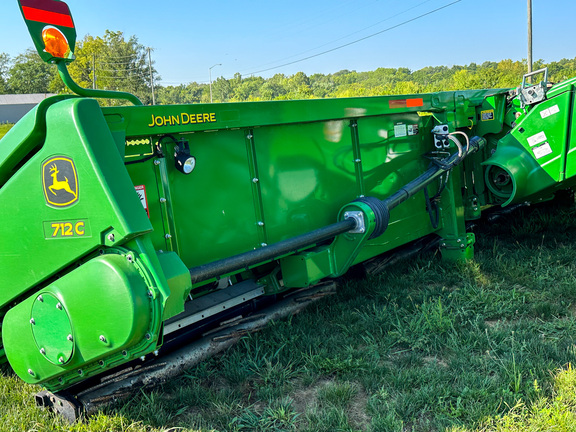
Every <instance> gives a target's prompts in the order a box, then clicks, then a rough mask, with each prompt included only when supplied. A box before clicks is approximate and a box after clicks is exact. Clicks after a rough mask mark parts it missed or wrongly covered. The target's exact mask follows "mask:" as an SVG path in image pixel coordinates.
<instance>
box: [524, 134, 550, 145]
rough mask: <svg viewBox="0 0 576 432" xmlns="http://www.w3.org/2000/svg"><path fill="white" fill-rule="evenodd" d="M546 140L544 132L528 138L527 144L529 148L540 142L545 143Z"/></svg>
mask: <svg viewBox="0 0 576 432" xmlns="http://www.w3.org/2000/svg"><path fill="white" fill-rule="evenodd" d="M546 139H547V138H546V134H545V133H544V132H540V133H539V134H536V135H533V136H531V137H530V138H528V144H530V147H534V146H535V145H536V144H540V143H541V142H544V141H546Z"/></svg>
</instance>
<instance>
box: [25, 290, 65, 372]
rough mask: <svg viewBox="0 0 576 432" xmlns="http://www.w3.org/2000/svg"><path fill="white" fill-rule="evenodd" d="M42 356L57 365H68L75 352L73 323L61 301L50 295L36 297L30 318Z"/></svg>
mask: <svg viewBox="0 0 576 432" xmlns="http://www.w3.org/2000/svg"><path fill="white" fill-rule="evenodd" d="M30 325H31V326H32V333H33V335H34V340H35V341H36V345H37V346H38V350H39V351H40V354H42V355H43V356H44V357H45V358H46V360H48V361H50V362H51V363H53V364H56V365H63V364H65V363H67V362H68V361H69V360H70V359H71V358H72V354H73V352H74V342H73V339H72V323H71V322H70V317H69V316H68V312H66V309H65V308H64V305H63V304H62V303H60V300H58V298H56V297H55V296H54V295H52V294H49V293H43V294H40V295H39V296H38V297H36V300H35V301H34V305H33V306H32V316H31V318H30Z"/></svg>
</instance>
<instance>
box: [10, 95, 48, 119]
mask: <svg viewBox="0 0 576 432" xmlns="http://www.w3.org/2000/svg"><path fill="white" fill-rule="evenodd" d="M50 96H54V95H53V94H51V93H41V94H17V95H0V123H16V122H17V121H18V120H20V119H21V118H22V117H24V116H25V115H26V113H27V112H28V111H30V110H31V109H32V108H34V107H35V106H36V105H38V104H39V103H40V102H42V101H43V100H44V99H46V98H48V97H50Z"/></svg>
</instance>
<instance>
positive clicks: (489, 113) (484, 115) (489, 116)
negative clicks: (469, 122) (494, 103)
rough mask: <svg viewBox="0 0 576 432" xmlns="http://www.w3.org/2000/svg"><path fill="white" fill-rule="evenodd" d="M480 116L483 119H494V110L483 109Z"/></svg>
mask: <svg viewBox="0 0 576 432" xmlns="http://www.w3.org/2000/svg"><path fill="white" fill-rule="evenodd" d="M480 118H481V119H482V121H491V120H494V110H486V111H481V112H480Z"/></svg>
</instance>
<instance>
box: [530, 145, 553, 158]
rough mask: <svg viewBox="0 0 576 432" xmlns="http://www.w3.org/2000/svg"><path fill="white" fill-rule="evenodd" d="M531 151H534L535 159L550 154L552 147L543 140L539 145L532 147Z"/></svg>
mask: <svg viewBox="0 0 576 432" xmlns="http://www.w3.org/2000/svg"><path fill="white" fill-rule="evenodd" d="M532 151H533V152H534V157H536V159H540V158H543V157H544V156H548V155H549V154H552V147H550V144H548V143H547V142H545V143H544V144H542V145H539V146H538V147H534V148H533V149H532Z"/></svg>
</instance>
